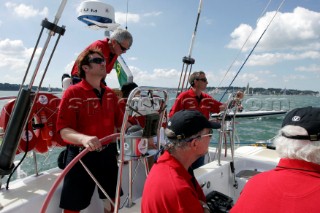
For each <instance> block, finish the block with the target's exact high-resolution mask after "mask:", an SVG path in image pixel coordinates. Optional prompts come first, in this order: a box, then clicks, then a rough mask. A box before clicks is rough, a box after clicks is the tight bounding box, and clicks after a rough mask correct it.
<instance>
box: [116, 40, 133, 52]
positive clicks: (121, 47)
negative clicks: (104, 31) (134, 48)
mask: <svg viewBox="0 0 320 213" xmlns="http://www.w3.org/2000/svg"><path fill="white" fill-rule="evenodd" d="M117 43H118V44H119V46H120V49H121V50H122V52H125V51H127V50H129V49H130V48H125V47H124V46H122V45H121V44H120V42H119V41H117Z"/></svg>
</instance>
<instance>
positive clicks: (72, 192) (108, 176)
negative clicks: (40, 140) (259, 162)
mask: <svg viewBox="0 0 320 213" xmlns="http://www.w3.org/2000/svg"><path fill="white" fill-rule="evenodd" d="M78 154H79V148H78V147H74V146H69V147H68V157H67V163H70V162H71V161H72V159H74V158H75V157H76V156H77V155H78ZM81 160H82V162H83V163H84V164H85V165H86V167H87V168H88V169H89V170H90V171H91V173H92V174H93V175H94V177H95V178H96V179H97V180H98V182H99V184H100V185H101V186H102V187H103V189H104V190H105V191H106V192H107V194H108V195H109V196H110V197H111V198H115V194H116V186H117V178H118V165H117V149H116V144H110V145H109V146H107V147H106V148H105V149H103V150H102V151H101V152H96V151H94V152H89V153H87V154H86V155H85V156H84V157H83V158H82V159H81ZM95 186H96V183H95V182H94V181H93V180H92V178H91V177H90V176H89V174H88V173H87V172H86V171H85V169H84V168H83V166H82V165H81V163H80V162H77V163H76V165H74V167H73V168H72V169H71V170H70V171H69V172H68V173H67V174H66V176H65V178H64V182H63V188H62V192H61V199H60V208H62V209H68V210H74V211H79V210H82V209H85V208H87V207H88V206H89V204H90V201H91V197H92V195H93V192H94V189H95ZM98 192H99V197H100V198H101V199H105V198H106V197H105V195H104V194H103V193H102V192H101V190H100V189H99V190H98Z"/></svg>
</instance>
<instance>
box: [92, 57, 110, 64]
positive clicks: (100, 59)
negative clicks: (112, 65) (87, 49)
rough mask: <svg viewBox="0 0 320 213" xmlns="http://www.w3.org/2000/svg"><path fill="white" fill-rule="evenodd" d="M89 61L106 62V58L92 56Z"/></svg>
mask: <svg viewBox="0 0 320 213" xmlns="http://www.w3.org/2000/svg"><path fill="white" fill-rule="evenodd" d="M89 63H95V64H106V60H105V59H104V58H91V59H90V60H89Z"/></svg>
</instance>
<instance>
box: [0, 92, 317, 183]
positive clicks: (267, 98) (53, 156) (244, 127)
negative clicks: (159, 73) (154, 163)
mask: <svg viewBox="0 0 320 213" xmlns="http://www.w3.org/2000/svg"><path fill="white" fill-rule="evenodd" d="M17 93H18V92H17V91H0V97H4V96H15V95H17ZM214 98H215V99H217V100H220V96H219V95H217V96H215V97H214ZM226 99H227V97H225V98H224V99H223V102H224V101H226ZM174 100H175V93H169V101H168V104H167V105H168V108H167V110H168V112H169V110H170V109H171V106H172V105H173V103H174ZM6 102H7V100H0V108H1V109H2V107H3V105H4V104H5V103H6ZM242 105H243V106H244V109H245V110H247V111H255V110H279V109H282V110H291V109H294V108H297V107H305V106H314V107H320V97H316V96H302V95H301V96H299V95H296V96H291V95H290V96H289V95H288V96H283V95H281V96H276V95H253V96H248V97H244V99H243V100H242ZM283 117H284V115H280V116H267V117H253V118H236V120H235V122H236V125H235V133H236V137H235V138H236V142H238V140H239V141H240V145H246V144H250V143H256V142H261V141H262V142H265V141H268V140H270V139H272V138H273V137H274V136H275V135H276V134H277V132H278V131H279V129H280V128H281V124H282V119H283ZM217 141H218V132H217V131H215V132H214V137H213V138H212V141H211V144H210V146H212V147H215V146H216V143H217ZM61 150H62V148H61V147H52V148H51V149H50V152H48V153H45V154H39V153H36V152H33V151H31V152H29V153H27V156H26V158H25V159H24V160H23V162H22V164H21V166H20V168H19V169H18V170H17V172H15V173H14V175H13V177H12V179H11V180H14V179H16V178H17V174H18V175H19V176H20V177H24V176H27V175H31V174H35V173H36V170H35V158H36V162H37V164H36V165H37V171H38V172H39V173H41V172H42V171H45V170H47V169H49V168H53V167H56V166H57V157H58V155H59V153H60V152H61ZM23 155H24V153H21V154H19V155H17V156H16V158H15V165H17V164H18V163H19V162H20V160H21V159H22V157H23ZM34 156H35V157H34ZM7 178H8V176H6V177H5V178H4V179H3V184H5V181H6V179H7Z"/></svg>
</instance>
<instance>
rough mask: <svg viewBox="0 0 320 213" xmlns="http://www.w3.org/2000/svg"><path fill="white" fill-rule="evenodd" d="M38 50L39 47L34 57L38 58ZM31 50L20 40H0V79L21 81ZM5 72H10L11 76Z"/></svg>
mask: <svg viewBox="0 0 320 213" xmlns="http://www.w3.org/2000/svg"><path fill="white" fill-rule="evenodd" d="M40 51H41V49H40V48H39V49H38V50H37V51H36V54H35V58H34V59H36V58H38V56H39V53H40ZM32 52H33V48H26V47H25V46H24V44H23V42H22V41H21V40H10V39H4V40H0V58H1V60H0V69H1V71H0V72H1V76H3V77H2V79H1V81H3V82H12V83H21V82H20V81H21V80H22V77H23V75H22V74H23V73H24V72H25V70H26V68H27V65H28V63H29V60H30V56H31V54H32ZM12 72H13V74H15V75H12ZM6 73H10V76H11V77H9V75H7V74H6Z"/></svg>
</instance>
